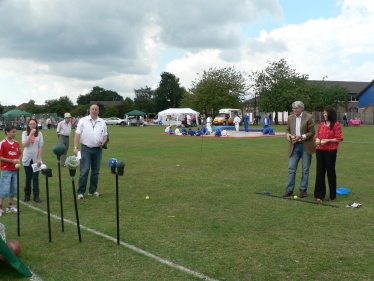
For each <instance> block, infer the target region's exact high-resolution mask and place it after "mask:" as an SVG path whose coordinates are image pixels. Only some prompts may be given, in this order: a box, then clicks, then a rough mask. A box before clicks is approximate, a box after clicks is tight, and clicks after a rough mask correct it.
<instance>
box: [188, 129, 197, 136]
mask: <svg viewBox="0 0 374 281" xmlns="http://www.w3.org/2000/svg"><path fill="white" fill-rule="evenodd" d="M187 134H188V135H189V136H191V137H192V136H194V135H196V132H195V131H193V130H192V129H191V128H189V129H188V133H187Z"/></svg>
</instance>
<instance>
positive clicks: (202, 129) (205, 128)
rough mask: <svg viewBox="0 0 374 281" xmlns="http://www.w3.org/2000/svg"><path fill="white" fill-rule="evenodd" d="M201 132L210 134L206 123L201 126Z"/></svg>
mask: <svg viewBox="0 0 374 281" xmlns="http://www.w3.org/2000/svg"><path fill="white" fill-rule="evenodd" d="M201 132H202V133H203V135H209V133H208V128H207V127H206V126H205V125H203V127H202V128H201Z"/></svg>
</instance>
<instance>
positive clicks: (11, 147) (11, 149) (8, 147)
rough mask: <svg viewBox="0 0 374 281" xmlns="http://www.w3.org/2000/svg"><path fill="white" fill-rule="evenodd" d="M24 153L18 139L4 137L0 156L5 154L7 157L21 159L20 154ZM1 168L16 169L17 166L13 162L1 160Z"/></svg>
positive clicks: (4, 169)
mask: <svg viewBox="0 0 374 281" xmlns="http://www.w3.org/2000/svg"><path fill="white" fill-rule="evenodd" d="M21 154H22V151H21V149H20V147H19V143H18V141H15V140H14V141H13V142H10V141H8V140H7V139H4V140H2V141H1V142H0V156H3V157H4V158H6V159H19V156H20V155H21ZM1 170H2V171H15V170H17V169H16V166H15V165H14V164H13V163H11V162H5V161H1Z"/></svg>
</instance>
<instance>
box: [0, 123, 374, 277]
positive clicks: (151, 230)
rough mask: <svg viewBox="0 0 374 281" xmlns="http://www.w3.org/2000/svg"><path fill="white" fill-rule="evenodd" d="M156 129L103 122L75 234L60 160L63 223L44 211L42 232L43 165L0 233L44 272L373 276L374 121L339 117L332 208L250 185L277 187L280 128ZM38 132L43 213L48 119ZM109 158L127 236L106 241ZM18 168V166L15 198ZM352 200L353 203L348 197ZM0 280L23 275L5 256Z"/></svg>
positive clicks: (281, 185) (110, 232) (281, 177)
mask: <svg viewBox="0 0 374 281" xmlns="http://www.w3.org/2000/svg"><path fill="white" fill-rule="evenodd" d="M274 128H275V131H276V132H284V131H285V129H286V127H285V126H274ZM163 130H164V128H163V127H158V126H150V127H119V126H110V127H109V132H110V134H111V135H110V142H109V145H108V147H109V149H108V150H105V151H104V156H103V161H102V168H101V174H100V180H99V190H98V191H99V192H100V193H101V194H102V196H101V197H99V198H96V197H95V198H92V197H88V196H86V198H85V199H84V200H79V201H78V206H79V215H80V223H81V225H82V229H81V232H82V242H81V243H80V242H79V241H78V234H77V227H76V226H75V225H74V222H75V211H74V201H73V193H72V183H71V179H70V177H69V175H68V171H67V170H66V168H62V170H61V173H62V187H63V203H64V205H63V206H64V218H65V219H66V220H68V221H66V222H65V231H64V232H62V231H61V220H60V219H58V218H55V217H52V219H51V223H52V242H51V243H50V242H49V240H48V224H47V216H46V213H45V211H46V210H47V205H46V196H45V194H46V191H45V189H46V188H45V178H44V177H43V176H41V177H40V182H41V184H40V187H41V199H42V200H43V203H42V204H37V203H35V202H30V204H24V203H23V202H22V201H21V204H20V205H21V210H22V212H21V213H20V214H21V220H20V226H21V236H19V237H18V236H17V220H16V215H15V214H5V215H4V216H3V217H1V219H0V222H1V223H3V224H5V226H6V230H7V239H8V240H9V239H17V240H19V241H20V242H21V244H22V253H21V259H22V261H23V262H24V263H25V264H26V265H27V266H28V267H29V268H30V269H31V270H33V271H34V272H35V273H36V274H37V275H39V276H40V277H41V278H42V279H43V280H204V278H205V279H206V280H287V279H288V280H339V281H341V280H374V267H373V266H372V258H373V253H374V250H373V243H374V239H373V238H372V235H371V234H372V232H373V230H374V227H373V215H374V207H373V204H372V201H373V199H372V194H373V192H372V182H373V160H372V156H373V144H374V133H373V127H372V126H361V127H348V128H347V127H344V128H343V135H344V138H345V141H344V142H342V143H341V144H340V148H339V153H338V160H337V166H336V169H337V179H338V187H341V186H344V187H348V188H350V189H351V193H350V194H349V195H345V196H338V198H337V201H336V202H334V205H337V206H338V207H339V208H332V207H328V206H323V205H317V204H308V203H305V202H301V201H303V200H304V199H298V200H284V199H278V198H274V197H269V196H263V195H258V194H256V192H264V191H265V190H267V191H269V192H270V194H271V195H279V196H281V195H282V194H283V193H284V191H285V186H286V184H287V141H286V139H285V137H267V138H253V139H250V138H241V139H239V138H214V137H213V138H209V137H204V138H201V137H182V136H167V135H164V134H161V132H163ZM43 134H44V136H45V146H44V152H43V161H44V162H45V163H46V164H47V165H48V166H49V167H50V168H52V169H53V177H52V178H49V189H50V191H49V192H50V204H51V213H52V214H53V215H55V216H60V204H59V189H58V172H57V171H58V170H57V160H56V156H54V155H53V153H52V146H53V144H54V143H56V140H57V139H56V136H55V131H54V130H53V131H52V130H50V131H48V130H43ZM20 138H21V133H20V132H19V133H18V134H17V139H18V140H20ZM72 146H73V145H72V138H71V148H72ZM70 152H72V149H70ZM111 157H115V158H117V159H120V160H124V161H125V163H126V168H125V176H123V177H119V194H120V196H119V197H120V198H119V202H120V235H121V241H122V242H123V243H128V244H126V245H125V244H121V245H117V244H116V241H115V239H116V231H117V228H116V204H115V203H116V200H115V194H116V193H115V186H116V183H115V175H112V174H110V169H109V167H108V166H107V161H108V159H109V158H111ZM315 163H316V161H315V156H314V157H313V161H312V166H311V172H310V181H309V194H308V197H307V198H306V199H305V200H313V190H314V182H315ZM300 170H301V169H300V168H299V171H298V176H297V183H299V182H300ZM78 174H79V172H78ZM24 178H25V176H24V171H23V168H22V169H21V170H20V189H21V198H23V185H24ZM75 182H76V185H77V182H78V176H77V177H76V180H75ZM297 190H298V188H297V187H296V188H295V191H296V192H297ZM145 196H149V200H146V199H145ZM6 202H7V201H6ZM350 202H359V203H361V204H362V207H361V208H358V209H351V208H346V205H347V204H348V203H350ZM43 211H44V212H43ZM107 236H110V237H112V238H113V239H108V237H107ZM132 247H136V248H132ZM141 250H143V251H145V252H142V251H141ZM152 255H155V256H152ZM179 266H181V267H179ZM0 279H1V280H23V278H22V276H20V274H19V273H18V272H16V271H15V270H14V269H12V268H11V267H10V266H8V265H6V264H4V263H0Z"/></svg>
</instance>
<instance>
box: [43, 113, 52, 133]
mask: <svg viewBox="0 0 374 281" xmlns="http://www.w3.org/2000/svg"><path fill="white" fill-rule="evenodd" d="M45 123H46V125H47V129H48V130H49V129H51V123H52V120H51V117H49V116H48V117H47V120H45Z"/></svg>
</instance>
